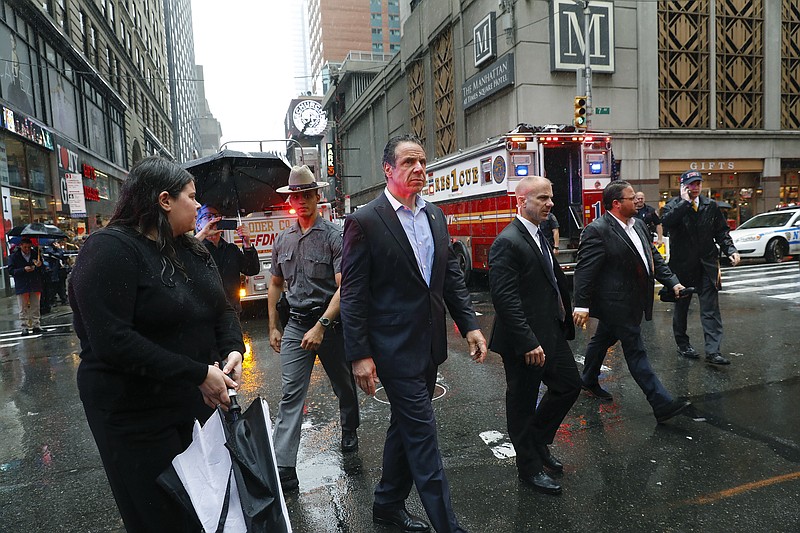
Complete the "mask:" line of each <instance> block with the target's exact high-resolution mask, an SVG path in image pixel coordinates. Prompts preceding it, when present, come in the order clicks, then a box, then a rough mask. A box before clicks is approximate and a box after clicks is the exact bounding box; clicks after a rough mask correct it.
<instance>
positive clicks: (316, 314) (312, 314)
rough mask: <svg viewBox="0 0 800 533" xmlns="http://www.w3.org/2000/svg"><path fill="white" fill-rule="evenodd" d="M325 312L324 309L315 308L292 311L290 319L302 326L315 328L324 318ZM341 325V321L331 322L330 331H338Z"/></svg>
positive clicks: (290, 311)
mask: <svg viewBox="0 0 800 533" xmlns="http://www.w3.org/2000/svg"><path fill="white" fill-rule="evenodd" d="M324 312H325V311H324V309H322V307H314V308H312V309H290V310H289V319H290V320H293V321H295V322H297V323H298V324H300V325H301V326H313V325H314V324H316V323H317V321H318V320H319V319H320V318H322V314H323V313H324ZM340 324H341V322H340V321H339V320H331V325H330V326H329V327H328V329H337V328H338V326H339V325H340Z"/></svg>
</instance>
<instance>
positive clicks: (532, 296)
mask: <svg viewBox="0 0 800 533" xmlns="http://www.w3.org/2000/svg"><path fill="white" fill-rule="evenodd" d="M515 194H516V197H517V217H516V218H515V219H514V220H512V221H511V224H509V225H508V226H506V227H505V229H503V231H502V232H501V233H500V235H498V236H497V238H496V239H495V241H494V243H492V247H491V249H490V250H489V287H490V291H491V294H492V303H493V304H494V308H495V311H496V314H495V320H494V326H493V328H492V336H491V338H490V339H489V349H491V350H493V351H495V352H498V353H499V354H500V355H501V356H502V357H503V366H504V368H505V371H506V383H507V390H506V418H507V420H508V434H509V436H510V437H511V442H512V443H513V444H514V449H515V450H516V451H517V459H516V460H517V471H518V475H519V478H520V480H522V482H523V483H525V484H526V485H529V486H531V487H533V488H534V490H537V491H539V492H543V493H545V494H560V493H561V485H559V484H558V483H557V482H556V481H555V480H554V479H553V478H552V477H551V476H557V475H560V474H561V473H562V472H563V470H564V466H563V465H562V463H561V461H559V460H558V459H556V458H555V457H554V456H553V455H551V453H550V449H549V448H548V445H550V444H552V443H553V439H554V438H555V436H556V431H558V427H559V426H560V425H561V422H562V421H563V420H564V417H565V416H567V413H568V412H569V410H570V408H572V405H573V404H574V403H575V400H576V399H577V398H578V395H579V394H580V391H581V380H580V376H579V374H578V368H577V366H575V357H574V356H573V354H572V350H571V349H570V347H569V344H568V343H567V341H568V340H571V339H574V338H575V326H574V325H573V323H572V307H571V305H570V300H569V289H568V288H567V278H566V276H565V275H564V273H563V272H562V270H561V266H560V265H559V264H558V261H557V260H556V258H555V257H554V255H553V254H552V253H551V248H550V244H549V243H548V242H547V239H546V238H545V236H544V232H543V231H542V224H543V223H544V221H545V220H547V218H548V214H550V209H552V208H553V186H552V184H551V183H550V180H548V179H546V178H542V177H539V176H529V177H526V178H523V179H522V180H520V182H519V183H518V184H517V187H516V190H515ZM541 383H544V384H545V385H546V386H547V392H545V394H544V396H542V399H541V400H540V401H539V403H538V405H537V399H538V398H539V388H540V386H541Z"/></svg>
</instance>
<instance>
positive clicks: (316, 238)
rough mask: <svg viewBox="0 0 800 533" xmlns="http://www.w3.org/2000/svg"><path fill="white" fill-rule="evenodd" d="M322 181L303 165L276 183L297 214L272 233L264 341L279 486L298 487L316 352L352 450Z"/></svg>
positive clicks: (337, 251)
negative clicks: (274, 385) (271, 369)
mask: <svg viewBox="0 0 800 533" xmlns="http://www.w3.org/2000/svg"><path fill="white" fill-rule="evenodd" d="M327 185H328V184H327V183H325V182H316V181H315V179H314V175H313V174H312V173H311V170H310V169H309V168H308V167H307V166H305V165H303V166H295V167H293V168H292V170H291V173H290V174H289V185H287V186H286V187H281V188H279V189H277V192H278V193H281V194H287V195H288V199H287V202H288V203H289V205H290V206H291V207H292V208H293V209H294V210H295V212H296V213H297V222H296V223H295V224H293V225H292V226H291V227H289V228H287V229H285V230H284V231H282V232H281V233H280V234H279V235H278V237H277V238H276V239H275V244H274V246H273V248H272V269H271V274H272V276H271V279H270V285H269V340H270V345H271V346H272V349H273V350H275V352H276V353H279V354H280V357H281V373H282V378H281V389H282V396H281V401H280V404H279V405H278V416H277V418H276V420H275V433H274V441H275V455H276V458H277V462H278V471H279V474H280V478H281V485H282V486H283V490H284V491H289V490H294V489H296V488H297V487H298V479H297V472H296V468H295V467H296V462H297V450H298V448H299V445H300V426H301V422H302V418H303V404H304V402H305V398H306V393H307V392H308V383H309V379H310V377H311V370H312V368H313V366H314V359H315V358H316V357H317V356H319V359H320V361H321V362H322V366H323V368H324V369H325V372H326V373H327V374H328V377H329V378H330V381H331V385H332V386H333V391H334V392H335V393H336V396H337V397H338V398H339V410H340V413H341V416H340V422H341V426H342V442H341V445H342V451H343V452H354V451H356V450H357V449H358V436H357V434H356V428H358V425H359V411H358V398H357V396H356V388H355V381H354V380H353V374H352V370H351V368H350V363H349V362H348V361H347V360H346V359H345V355H344V337H343V336H342V330H341V328H340V324H339V320H338V319H339V284H340V282H341V278H342V275H341V264H342V231H341V229H340V228H339V227H338V226H336V225H335V224H333V223H331V222H329V221H327V220H324V219H323V218H322V217H321V216H320V215H319V212H318V209H317V204H318V203H319V201H320V194H319V189H320V188H321V187H326V186H327ZM284 285H285V287H286V297H287V300H288V302H289V306H290V312H289V317H290V318H289V322H288V324H286V327H285V328H282V327H281V324H280V319H279V317H278V312H277V304H278V300H279V299H280V297H281V293H282V291H283V290H284Z"/></svg>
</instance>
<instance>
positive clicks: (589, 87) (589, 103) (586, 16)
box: [583, 0, 593, 130]
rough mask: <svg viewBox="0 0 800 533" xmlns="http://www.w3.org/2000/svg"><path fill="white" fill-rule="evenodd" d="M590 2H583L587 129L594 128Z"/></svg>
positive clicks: (584, 0) (586, 0) (587, 0)
mask: <svg viewBox="0 0 800 533" xmlns="http://www.w3.org/2000/svg"><path fill="white" fill-rule="evenodd" d="M590 20H591V19H590V17H589V0H583V65H584V79H585V82H586V129H587V130H590V129H591V128H592V109H593V108H592V64H591V56H590V54H589V21H590Z"/></svg>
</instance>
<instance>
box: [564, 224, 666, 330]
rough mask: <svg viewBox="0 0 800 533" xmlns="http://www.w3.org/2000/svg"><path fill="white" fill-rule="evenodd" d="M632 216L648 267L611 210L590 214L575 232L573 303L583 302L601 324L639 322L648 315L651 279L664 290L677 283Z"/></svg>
mask: <svg viewBox="0 0 800 533" xmlns="http://www.w3.org/2000/svg"><path fill="white" fill-rule="evenodd" d="M633 220H634V229H635V230H636V233H637V235H638V236H639V239H640V240H641V242H642V246H643V247H644V251H645V254H646V255H647V259H648V263H649V268H648V267H646V266H645V264H644V262H643V261H642V257H641V256H640V255H639V252H637V251H636V247H635V246H634V244H633V241H631V240H630V238H628V235H627V234H626V233H625V230H624V229H622V226H620V223H619V221H617V219H616V218H615V217H614V215H612V214H611V213H605V214H604V215H603V216H601V217H599V218H597V219H595V220H594V222H592V223H591V224H589V225H588V226H586V228H585V229H584V230H583V233H582V234H581V242H580V245H579V247H578V262H577V264H576V265H575V280H574V282H575V307H588V308H589V314H590V315H591V316H593V317H596V318H599V319H600V320H602V321H603V322H605V323H607V324H617V325H630V324H634V325H635V324H639V323H641V321H642V315H644V317H645V320H650V319H651V318H652V315H653V292H654V290H653V288H654V286H655V281H654V279H657V280H658V281H660V282H661V283H663V284H664V285H665V286H667V287H669V288H670V289H671V288H672V287H674V286H675V285H677V284H678V278H677V276H675V275H674V274H673V273H672V272H671V271H670V269H669V267H668V266H667V264H666V263H665V262H664V258H662V257H661V254H659V253H658V251H657V250H656V248H655V246H653V241H652V239H651V236H650V233H649V231H648V230H647V226H646V225H645V223H644V222H642V221H641V219H638V218H634V219H633Z"/></svg>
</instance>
